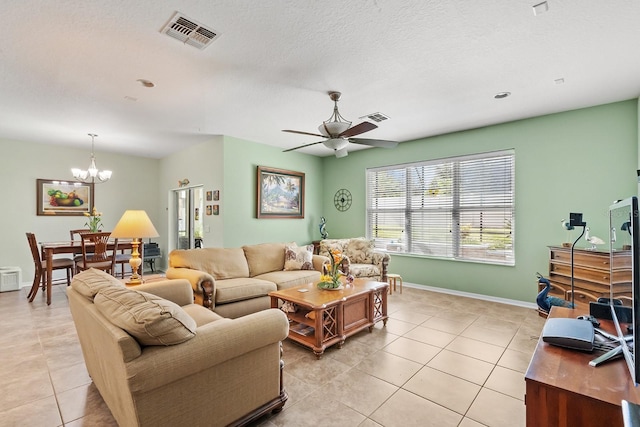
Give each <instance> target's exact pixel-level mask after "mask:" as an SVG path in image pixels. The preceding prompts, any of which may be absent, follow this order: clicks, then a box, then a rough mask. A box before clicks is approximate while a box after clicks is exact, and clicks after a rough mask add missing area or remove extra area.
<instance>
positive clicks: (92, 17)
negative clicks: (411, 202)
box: [0, 0, 640, 158]
mask: <svg viewBox="0 0 640 427" xmlns="http://www.w3.org/2000/svg"><path fill="white" fill-rule="evenodd" d="M0 1H1V3H0V4H1V5H2V8H1V10H2V13H0V28H1V30H0V31H1V34H2V39H1V41H0V138H4V139H11V140H24V141H33V142H40V143H50V144H61V145H67V146H76V147H87V150H88V149H89V148H90V138H89V137H88V136H87V133H90V132H93V133H97V134H98V135H99V136H98V138H97V139H96V151H116V152H120V153H130V154H134V155H140V156H146V157H155V158H160V157H164V156H166V155H168V154H170V153H172V152H175V151H178V150H181V149H183V148H184V147H186V146H189V145H192V144H198V143H201V142H204V141H207V140H209V139H210V138H211V135H229V136H234V137H238V138H242V139H246V140H250V141H255V142H260V143H264V144H269V145H273V146H278V147H282V148H283V149H285V148H291V147H295V146H298V145H303V144H307V143H311V142H315V141H316V140H317V139H314V137H312V136H304V135H294V134H287V133H283V132H281V130H282V129H296V130H301V131H307V132H312V133H316V132H317V127H318V125H319V124H320V123H321V121H323V120H326V119H327V118H328V117H329V116H330V114H331V112H332V107H333V105H332V102H331V100H330V99H329V97H328V96H327V94H326V93H327V91H329V90H338V91H341V92H342V93H343V95H342V99H341V101H340V103H339V107H340V112H341V114H342V115H343V116H344V117H346V118H347V119H349V120H352V121H353V122H354V124H357V123H359V122H360V120H359V119H358V117H360V116H364V115H366V114H369V113H373V112H381V113H384V114H386V115H388V116H389V117H390V119H389V120H387V121H385V122H382V123H381V124H380V127H379V128H378V129H376V130H373V131H371V132H368V133H366V134H363V135H360V136H359V137H364V138H375V139H390V140H396V141H400V142H403V141H408V140H412V139H416V138H421V137H427V136H431V135H437V134H442V133H448V132H453V131H458V130H463V129H471V128H476V127H481V126H486V125H490V124H495V123H501V122H506V121H512V120H517V119H522V118H527V117H533V116H539V115H543V114H549V113H555V112H559V111H565V110H571V109H576V108H582V107H587V106H592V105H598V104H604V103H609V102H615V101H620V100H625V99H630V98H637V97H638V96H639V95H640V52H639V49H638V48H639V47H640V2H639V1H638V0H615V1H595V0H549V1H548V6H549V8H548V11H547V12H546V13H544V14H540V15H538V16H535V15H534V13H533V8H532V6H533V5H534V4H536V3H540V1H541V0H531V1H527V0H493V1H491V0H488V1H470V0H439V1H436V0H431V1H428V0H358V1H355V0H354V1H348V2H347V1H343V0H322V1H311V0H305V1H303V0H269V1H257V0H224V1H221V0H182V1H178V0H176V1H169V0H136V1H125V0H110V1H99V0H20V1H15V0H0ZM176 11H179V12H182V13H183V14H184V15H186V16H188V17H190V18H192V19H193V20H195V21H198V22H200V23H202V24H204V25H206V26H208V27H210V28H212V29H214V30H216V31H217V32H219V33H220V34H221V36H220V38H219V39H217V40H215V41H214V42H213V43H212V44H211V45H210V46H209V47H207V48H206V49H204V50H198V49H196V48H194V47H191V46H188V45H184V44H182V43H180V42H178V41H176V40H174V39H172V38H170V37H168V36H166V35H163V34H161V33H160V30H161V29H162V27H163V26H164V25H165V24H166V23H167V21H168V20H169V18H170V17H171V16H172V15H173V14H174V12H176ZM138 79H147V80H150V81H152V82H153V83H155V87H154V88H145V87H143V86H142V85H141V84H140V83H139V82H137V80H138ZM557 79H564V83H563V84H558V83H556V80H557ZM501 91H509V92H511V93H512V96H511V97H509V98H506V99H502V100H496V99H494V98H493V96H494V95H495V94H496V93H498V92H501ZM130 98H133V99H135V100H132V99H130ZM359 148H361V147H359V146H356V145H355V144H350V146H349V150H350V151H351V150H352V149H359ZM301 151H302V152H306V153H310V154H316V155H322V156H324V155H330V154H331V152H330V151H329V150H328V149H326V148H324V147H323V146H322V144H318V145H316V146H314V147H313V148H308V149H304V150H301Z"/></svg>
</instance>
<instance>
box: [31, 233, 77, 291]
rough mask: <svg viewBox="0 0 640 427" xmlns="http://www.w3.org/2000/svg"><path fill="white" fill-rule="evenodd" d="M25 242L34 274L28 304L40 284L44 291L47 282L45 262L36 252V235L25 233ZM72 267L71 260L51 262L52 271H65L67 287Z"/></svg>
mask: <svg viewBox="0 0 640 427" xmlns="http://www.w3.org/2000/svg"><path fill="white" fill-rule="evenodd" d="M26 234H27V240H28V241H29V248H30V249H31V256H32V257H33V263H34V266H35V273H34V277H33V284H32V285H31V290H30V291H29V295H27V298H29V302H31V301H33V299H34V298H35V297H36V294H37V293H38V288H39V287H40V284H41V283H42V289H43V290H44V288H45V286H46V284H47V283H49V281H48V280H47V277H46V275H47V261H46V260H43V259H42V256H41V255H40V251H39V250H38V242H37V241H36V235H35V234H33V233H26ZM73 267H74V262H73V260H72V259H71V258H54V259H53V260H52V261H51V268H52V270H62V269H65V270H67V286H69V285H70V284H71V277H72V276H73Z"/></svg>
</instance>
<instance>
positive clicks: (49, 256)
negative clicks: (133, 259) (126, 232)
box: [39, 240, 133, 305]
mask: <svg viewBox="0 0 640 427" xmlns="http://www.w3.org/2000/svg"><path fill="white" fill-rule="evenodd" d="M39 243H40V250H41V253H42V259H43V260H45V261H46V262H47V274H46V285H45V286H46V289H47V305H51V286H52V276H53V268H52V265H53V262H52V260H53V256H54V255H55V254H74V255H77V254H81V253H82V242H81V241H80V240H71V241H66V242H39ZM132 243H133V240H118V250H123V249H131V248H132V247H133V244H132ZM114 246H115V240H110V241H109V243H108V244H107V250H113V249H114ZM74 273H75V272H74Z"/></svg>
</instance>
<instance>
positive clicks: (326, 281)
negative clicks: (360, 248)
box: [318, 249, 343, 290]
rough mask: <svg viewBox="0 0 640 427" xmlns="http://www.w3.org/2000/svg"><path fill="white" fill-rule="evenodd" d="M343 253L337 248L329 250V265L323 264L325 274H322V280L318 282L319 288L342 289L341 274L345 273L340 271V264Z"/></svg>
mask: <svg viewBox="0 0 640 427" xmlns="http://www.w3.org/2000/svg"><path fill="white" fill-rule="evenodd" d="M342 259H343V256H342V253H340V251H338V250H337V249H330V250H329V261H330V263H329V265H328V266H327V265H326V264H325V265H324V266H323V270H324V271H323V273H324V274H323V275H322V276H320V282H319V283H318V288H319V289H328V290H338V289H342V287H343V286H342V282H341V281H340V276H342V275H343V273H342V271H340V264H341V263H342Z"/></svg>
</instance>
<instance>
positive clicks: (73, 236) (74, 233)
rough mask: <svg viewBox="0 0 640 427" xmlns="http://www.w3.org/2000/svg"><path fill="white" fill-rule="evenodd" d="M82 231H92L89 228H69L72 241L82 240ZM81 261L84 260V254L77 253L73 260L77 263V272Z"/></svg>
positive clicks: (75, 267)
mask: <svg viewBox="0 0 640 427" xmlns="http://www.w3.org/2000/svg"><path fill="white" fill-rule="evenodd" d="M82 233H90V230H89V229H88V228H78V229H75V230H69V236H70V237H71V241H72V242H74V241H76V240H77V241H80V240H81V239H80V236H81V235H82ZM76 236H77V237H78V238H77V239H76ZM80 261H82V254H77V255H75V256H74V257H73V262H74V263H75V266H74V270H75V272H76V273H77V272H78V268H77V265H78V263H79V262H80Z"/></svg>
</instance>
